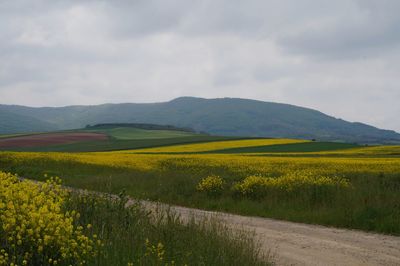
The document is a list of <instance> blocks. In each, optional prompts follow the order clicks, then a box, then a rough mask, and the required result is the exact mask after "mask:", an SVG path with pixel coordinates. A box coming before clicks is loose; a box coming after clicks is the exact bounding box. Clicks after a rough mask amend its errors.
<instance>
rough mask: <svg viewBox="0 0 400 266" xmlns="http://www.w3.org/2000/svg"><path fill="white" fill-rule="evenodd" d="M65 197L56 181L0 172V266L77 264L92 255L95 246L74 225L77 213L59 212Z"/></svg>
mask: <svg viewBox="0 0 400 266" xmlns="http://www.w3.org/2000/svg"><path fill="white" fill-rule="evenodd" d="M67 195H68V193H67V191H66V190H64V189H62V188H61V185H60V182H59V179H50V180H48V181H47V182H45V183H34V182H32V181H27V180H24V181H21V180H19V179H18V178H17V177H16V176H14V175H11V174H7V173H3V172H0V245H1V252H0V265H56V264H58V265H70V264H73V265H78V264H85V263H86V262H87V260H88V259H90V258H91V257H92V256H95V255H96V253H97V251H96V250H97V249H96V245H97V243H96V242H95V241H94V240H93V239H92V238H90V237H88V236H87V235H85V234H84V233H83V230H84V228H83V227H82V226H75V221H76V219H78V218H79V214H78V213H76V212H74V211H72V212H64V211H63V205H64V202H65V200H66V197H67ZM88 226H89V227H90V225H88Z"/></svg>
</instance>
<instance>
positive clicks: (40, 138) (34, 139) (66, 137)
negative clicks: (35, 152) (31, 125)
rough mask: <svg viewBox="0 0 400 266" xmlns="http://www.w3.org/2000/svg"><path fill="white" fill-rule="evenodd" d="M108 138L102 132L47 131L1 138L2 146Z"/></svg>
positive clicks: (49, 143) (64, 142) (41, 144)
mask: <svg viewBox="0 0 400 266" xmlns="http://www.w3.org/2000/svg"><path fill="white" fill-rule="evenodd" d="M106 139H108V136H107V135H105V134H100V133H84V132H82V133H79V132H71V133H47V134H37V135H30V136H29V135H28V136H21V137H12V138H6V139H0V148H24V147H42V146H49V145H55V144H66V143H72V142H81V141H91V140H106Z"/></svg>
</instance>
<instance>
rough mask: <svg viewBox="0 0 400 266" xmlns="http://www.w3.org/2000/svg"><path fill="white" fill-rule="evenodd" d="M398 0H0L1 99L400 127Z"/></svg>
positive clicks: (42, 103)
mask: <svg viewBox="0 0 400 266" xmlns="http://www.w3.org/2000/svg"><path fill="white" fill-rule="evenodd" d="M399 10H400V1H398V0H335V1H332V0H329V1H325V0H291V1H289V0H246V1H243V0H242V1H237V0H203V1H200V0H193V1H187V0H158V1H156V0H130V1H128V0H113V1H100V0H99V1H94V0H86V1H85V0H80V1H77V0H47V1H46V0H30V1H22V0H2V1H0V40H1V41H0V104H19V105H28V106H65V105H77V104H78V105H89V104H90V105H91V104H101V103H120V102H136V103H140V102H161V101H169V100H171V99H173V98H176V97H180V96H196V97H204V98H219V97H240V98H249V99H258V100H263V101H272V102H281V103H289V104H294V105H299V106H304V107H309V108H313V109H317V110H320V111H322V112H324V113H327V114H329V115H332V116H334V117H338V118H343V119H345V120H349V121H360V122H364V123H368V124H372V125H374V126H377V127H381V128H386V129H393V130H396V131H398V132H400V119H399V116H400V104H399V100H400V87H399V84H400V16H399V15H398V14H399Z"/></svg>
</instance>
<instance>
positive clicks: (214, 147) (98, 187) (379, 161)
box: [0, 139, 400, 235]
mask: <svg viewBox="0 0 400 266" xmlns="http://www.w3.org/2000/svg"><path fill="white" fill-rule="evenodd" d="M307 143H310V144H309V145H317V144H318V142H316V143H317V144H314V142H305V141H300V140H287V139H281V140H279V139H250V140H235V141H233V140H229V141H213V142H209V143H195V144H190V145H189V144H185V145H172V146H168V147H158V148H148V149H137V150H127V151H115V152H90V153H87V152H86V153H50V152H1V153H0V170H2V171H8V172H12V173H18V174H19V175H20V176H24V177H33V178H35V177H36V178H37V179H38V180H44V179H45V177H44V174H48V175H57V176H60V177H62V179H63V180H64V182H65V184H66V185H69V186H72V187H77V188H85V189H89V190H95V191H103V192H111V193H115V194H118V193H119V192H120V191H122V190H124V191H126V193H127V194H128V195H129V196H132V197H134V198H138V199H149V200H152V201H161V202H165V203H170V204H175V205H182V206H188V207H195V208H202V209H207V210H219V211H224V212H231V213H238V214H243V215H253V216H261V217H271V218H277V219H283V220H290V221H297V222H304V223H313V224H322V225H329V226H336V227H344V228H353V229H361V230H366V231H375V232H382V233H387V234H394V235H400V224H399V223H398V221H399V220H400V208H399V202H400V193H399V191H400V158H399V157H397V156H396V154H398V151H399V147H398V146H380V147H355V148H352V147H349V146H345V147H344V146H343V145H342V144H340V143H332V144H329V145H328V144H326V143H322V144H320V145H319V147H320V150H321V151H318V149H317V148H316V147H318V146H314V147H313V148H312V151H310V149H309V146H304V145H305V144H307ZM299 144H301V145H303V146H297V148H296V149H292V148H290V149H289V150H290V151H288V147H287V146H288V145H299ZM257 145H258V146H257ZM274 145H276V146H279V145H284V146H283V149H282V150H279V149H277V148H275V150H274V152H270V151H265V150H263V151H262V152H259V151H256V152H254V153H251V151H254V150H256V149H257V147H263V148H262V149H265V147H268V146H271V147H274ZM327 145H328V146H329V149H330V150H326V146H327ZM335 145H336V148H335V149H334V148H333V147H334V146H335ZM276 146H275V147H276ZM281 147H282V146H281ZM239 148H240V149H243V150H245V151H246V152H245V153H240V152H237V151H235V152H233V153H222V154H218V153H216V152H215V151H220V150H225V151H226V150H227V149H239ZM343 148H345V149H343ZM293 150H294V151H295V152H292V151H293ZM213 151H214V152H213ZM185 152H186V153H187V154H185Z"/></svg>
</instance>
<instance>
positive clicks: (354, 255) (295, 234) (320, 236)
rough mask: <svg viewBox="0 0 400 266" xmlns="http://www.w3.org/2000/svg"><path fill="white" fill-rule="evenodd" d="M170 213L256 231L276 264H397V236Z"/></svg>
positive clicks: (237, 217)
mask: <svg viewBox="0 0 400 266" xmlns="http://www.w3.org/2000/svg"><path fill="white" fill-rule="evenodd" d="M142 204H143V205H144V206H145V207H147V208H150V209H152V208H154V206H155V203H150V202H142ZM172 210H175V211H176V212H177V213H178V214H180V215H181V216H182V218H183V219H187V218H189V217H191V216H192V215H194V216H195V217H199V218H200V217H204V216H206V217H210V216H212V217H217V218H219V219H222V220H223V221H225V222H226V223H227V224H229V225H232V226H234V227H243V228H244V229H249V230H252V231H255V232H256V235H257V236H258V237H259V240H260V242H261V244H262V249H263V251H264V252H268V251H270V252H271V253H272V255H273V256H274V260H275V262H276V264H277V265H326V266H327V265H400V237H395V236H387V235H380V234H374V233H366V232H362V231H356V230H345V229H336V228H329V227H324V226H318V225H308V224H300V223H292V222H285V221H278V220H274V219H266V218H258V217H245V216H240V215H231V214H224V213H217V212H209V211H203V210H197V209H190V208H184V207H172Z"/></svg>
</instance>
